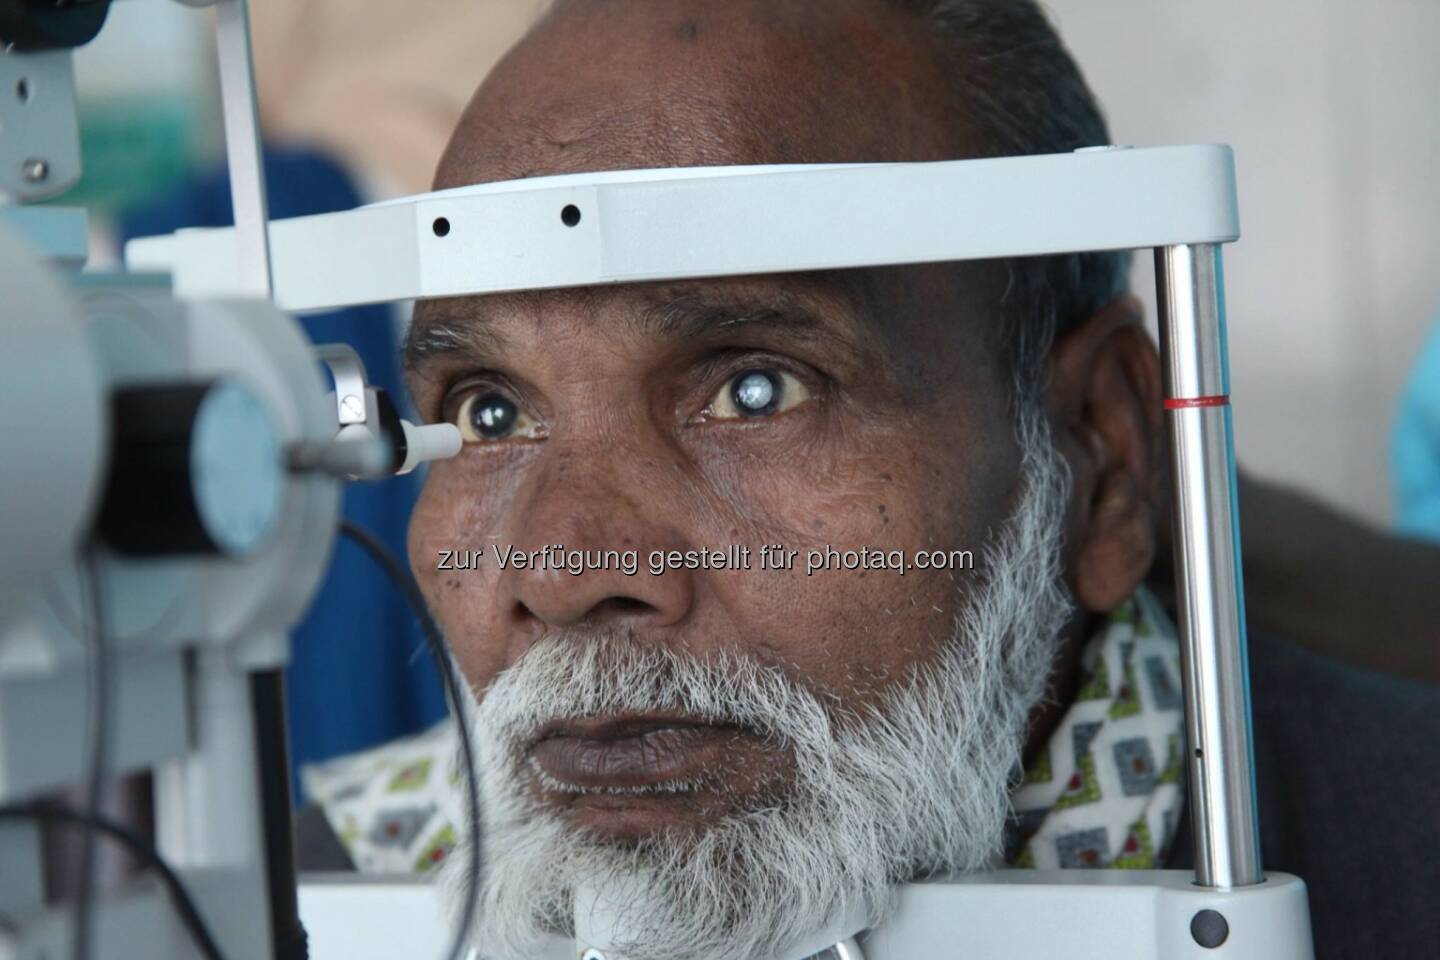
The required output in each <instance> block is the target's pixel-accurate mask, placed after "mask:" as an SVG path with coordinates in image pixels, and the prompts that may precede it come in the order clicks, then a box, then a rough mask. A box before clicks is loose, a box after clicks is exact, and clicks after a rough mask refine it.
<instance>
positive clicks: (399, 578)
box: [340, 520, 480, 960]
mask: <svg viewBox="0 0 1440 960" xmlns="http://www.w3.org/2000/svg"><path fill="white" fill-rule="evenodd" d="M340 532H341V533H342V534H343V535H345V536H347V537H349V538H350V539H351V540H353V541H355V543H356V544H357V545H358V546H359V547H361V549H363V550H364V551H365V552H366V553H368V554H370V556H371V558H372V559H374V561H375V562H376V563H377V564H378V565H379V566H380V568H381V569H382V570H384V571H385V574H386V576H388V577H389V578H390V579H391V580H392V581H394V583H395V586H397V587H399V588H400V592H401V593H403V594H404V595H405V600H406V601H407V602H408V603H409V604H410V609H411V610H412V611H414V613H415V617H416V619H418V620H419V621H420V629H421V630H422V631H423V632H424V634H425V642H426V644H427V645H428V646H429V647H430V655H431V656H432V657H433V658H434V660H435V668H436V669H437V670H439V671H440V679H441V681H442V683H443V684H444V686H445V699H446V701H447V702H448V703H449V705H450V713H451V715H452V716H453V717H454V719H455V726H456V728H457V732H458V733H459V736H460V753H461V757H462V759H463V760H464V763H465V792H466V798H465V799H466V807H467V809H466V813H467V819H468V820H469V822H470V861H469V863H468V865H467V867H466V879H467V881H468V882H467V883H466V893H465V908H464V910H462V911H461V914H460V924H459V926H458V928H457V929H456V931H455V941H454V943H453V944H452V945H451V947H450V954H449V958H450V960H460V958H461V956H463V954H464V951H465V943H466V941H467V940H468V939H469V937H470V931H471V929H472V928H473V926H474V923H475V912H476V910H477V908H478V907H479V903H480V788H479V784H478V782H477V778H476V774H475V753H474V749H473V747H472V746H471V743H470V725H469V724H468V723H467V722H466V718H465V705H464V701H463V700H462V699H461V698H460V682H461V681H460V678H459V676H458V674H457V671H456V669H455V663H454V661H452V660H451V659H450V654H449V651H448V648H447V647H446V646H445V638H444V636H443V635H441V633H440V627H439V625H438V624H436V622H435V618H434V617H433V616H431V614H430V609H429V607H427V606H426V605H425V597H424V595H423V594H421V593H420V586H419V585H418V584H417V583H416V582H415V578H414V577H412V576H411V575H410V571H409V570H408V569H406V568H405V566H404V565H402V564H401V563H400V561H399V560H397V559H395V557H394V556H393V555H392V554H391V553H390V551H389V550H388V549H386V547H385V545H384V544H383V543H381V542H380V541H379V540H378V539H376V538H375V536H374V535H373V534H371V533H370V531H368V530H366V529H365V528H364V527H361V526H359V525H358V524H356V523H354V522H352V521H350V520H341V521H340Z"/></svg>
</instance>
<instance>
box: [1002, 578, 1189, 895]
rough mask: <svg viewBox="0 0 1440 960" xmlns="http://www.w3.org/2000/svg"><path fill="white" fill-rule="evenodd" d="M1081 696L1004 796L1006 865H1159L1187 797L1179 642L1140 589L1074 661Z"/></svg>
mask: <svg viewBox="0 0 1440 960" xmlns="http://www.w3.org/2000/svg"><path fill="white" fill-rule="evenodd" d="M1081 673H1082V676H1081V686H1080V692H1079V695H1078V696H1077V697H1076V700H1075V702H1074V703H1073V704H1071V706H1070V709H1069V710H1068V711H1067V712H1066V713H1065V717H1064V719H1062V720H1061V722H1060V725H1059V727H1057V728H1056V730H1055V732H1054V733H1053V734H1052V735H1051V736H1050V742H1049V744H1048V745H1047V746H1046V748H1045V749H1044V750H1043V751H1041V753H1040V755H1039V756H1037V757H1036V758H1035V759H1034V761H1033V762H1032V763H1031V764H1030V766H1029V768H1028V769H1027V770H1026V772H1025V780H1024V782H1023V783H1022V784H1021V786H1020V788H1019V789H1018V790H1016V791H1015V793H1014V794H1013V795H1012V797H1011V806H1012V809H1013V811H1014V817H1013V819H1012V822H1011V827H1012V830H1011V837H1010V841H1011V842H1010V850H1009V856H1008V858H1007V859H1008V860H1009V862H1010V864H1011V865H1012V866H1016V867H1033V868H1038V869H1055V868H1057V867H1058V868H1069V867H1117V868H1129V869H1151V868H1157V867H1159V866H1161V865H1162V864H1163V863H1164V860H1165V853H1166V851H1167V850H1168V849H1169V847H1170V842H1171V841H1172V840H1173V839H1174V835H1175V825H1176V821H1177V820H1179V818H1180V811H1181V809H1182V808H1183V805H1184V802H1185V790H1184V778H1183V772H1184V762H1183V752H1184V745H1185V711H1184V705H1183V702H1182V696H1181V687H1180V644H1179V641H1178V640H1177V639H1176V637H1175V630H1174V628H1173V627H1172V626H1171V624H1170V620H1169V618H1168V617H1167V616H1166V615H1165V611H1164V610H1162V609H1161V608H1160V605H1159V603H1157V602H1156V600H1155V598H1154V597H1152V596H1151V595H1150V594H1149V593H1147V592H1145V591H1143V590H1142V591H1140V592H1139V593H1137V594H1136V595H1135V596H1134V597H1133V598H1131V599H1130V600H1129V601H1127V602H1126V603H1125V604H1124V605H1123V606H1121V607H1119V608H1118V609H1116V610H1115V611H1113V612H1112V613H1111V614H1110V616H1109V620H1108V623H1107V624H1106V625H1105V628H1104V629H1103V630H1101V631H1100V633H1098V634H1097V635H1096V636H1095V637H1093V638H1092V639H1091V641H1090V643H1089V645H1088V646H1087V647H1086V648H1085V651H1084V653H1083V654H1082V659H1081Z"/></svg>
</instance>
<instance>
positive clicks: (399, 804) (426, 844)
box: [300, 719, 465, 874]
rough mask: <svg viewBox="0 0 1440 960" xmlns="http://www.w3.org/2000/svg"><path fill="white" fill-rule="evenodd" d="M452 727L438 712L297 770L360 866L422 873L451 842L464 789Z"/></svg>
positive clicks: (373, 870)
mask: <svg viewBox="0 0 1440 960" xmlns="http://www.w3.org/2000/svg"><path fill="white" fill-rule="evenodd" d="M458 752H459V741H458V739H457V738H456V736H455V727H454V725H453V724H451V723H450V721H449V720H448V719H447V720H442V721H441V722H439V723H437V724H436V725H435V726H433V727H431V728H430V729H429V730H426V731H425V732H424V733H420V734H418V735H416V736H413V737H406V738H405V739H403V740H393V741H391V742H390V743H386V744H382V745H380V746H378V747H376V748H374V749H372V750H366V751H365V752H363V753H355V754H350V755H348V756H344V757H340V758H338V759H335V760H329V761H326V762H325V763H317V764H313V765H307V766H305V767H304V768H303V769H302V770H301V771H300V782H301V784H302V785H303V786H304V788H305V796H306V798H307V799H308V800H309V801H310V802H311V803H315V804H318V805H319V806H320V808H321V809H322V810H323V811H324V812H325V819H326V820H327V821H328V822H329V823H330V829H332V830H334V831H335V835H336V836H337V837H339V838H340V843H341V844H342V845H343V846H344V847H345V850H346V852H348V853H349V854H350V859H351V860H352V861H354V863H355V869H357V870H359V871H360V872H361V873H388V874H395V873H428V872H429V871H431V870H434V869H435V868H436V867H438V866H439V865H440V864H441V863H443V862H444V860H445V858H446V857H447V856H449V855H450V851H451V850H453V849H454V847H455V827H454V824H457V823H460V822H462V821H461V812H462V806H463V804H464V796H465V792H464V790H463V789H461V787H460V786H459V783H460V776H459V772H458V770H457V769H456V768H455V764H454V760H455V757H456V756H457V755H458Z"/></svg>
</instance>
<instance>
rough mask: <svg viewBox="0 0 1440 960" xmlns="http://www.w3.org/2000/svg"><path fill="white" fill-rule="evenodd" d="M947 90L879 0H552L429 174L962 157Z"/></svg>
mask: <svg viewBox="0 0 1440 960" xmlns="http://www.w3.org/2000/svg"><path fill="white" fill-rule="evenodd" d="M953 89H954V87H953V84H952V83H951V82H950V79H949V77H948V76H947V74H946V71H945V69H944V68H943V67H942V59H941V58H940V57H939V56H937V55H936V47H935V44H934V42H933V40H932V38H931V34H930V33H929V31H928V29H927V27H926V25H925V24H924V23H923V22H922V21H921V20H920V19H919V18H918V17H916V16H914V15H912V14H908V13H903V12H900V11H899V10H898V8H897V7H896V6H895V5H894V4H892V3H891V2H888V0H821V2H817V0H725V2H723V3H716V2H713V0H704V2H697V0H625V2H623V3H620V2H615V0H562V2H560V3H557V4H556V5H555V6H554V7H553V8H552V10H551V11H550V13H549V14H548V15H547V16H546V17H545V18H544V19H543V20H542V21H541V22H540V23H539V24H538V25H537V26H536V27H535V28H534V29H533V30H532V31H531V33H530V34H529V35H528V36H527V37H526V38H525V39H524V40H522V41H521V43H520V44H519V45H518V46H517V47H516V48H515V49H514V50H512V51H511V53H510V54H509V55H508V56H507V57H506V58H505V59H504V60H502V61H501V63H500V64H499V65H497V67H496V68H495V69H494V70H493V71H492V72H491V74H490V76H489V77H488V78H487V79H486V81H485V83H484V84H483V85H482V86H481V87H480V89H479V90H478V91H477V93H476V95H475V97H474V98H473V99H472V101H471V103H470V105H469V107H468V108H467V109H466V112H465V114H464V117H463V118H462V120H461V122H460V124H459V126H458V128H457V129H456V131H455V135H454V137H453V138H452V140H451V142H450V145H449V147H448V148H447V150H446V153H445V156H444V158H443V160H442V162H441V165H440V168H439V171H438V173H437V177H436V185H437V187H449V186H460V185H465V184H472V183H483V182H489V181H494V180H506V179H516V178H521V177H534V176H540V175H545V174H552V173H574V172H584V171H592V170H614V169H634V168H644V167H664V166H702V165H712V164H713V165H723V164H752V163H826V162H879V161H905V160H910V161H916V160H939V159H957V158H959V157H962V156H966V155H967V149H966V141H967V140H968V139H969V138H968V137H967V136H966V133H965V129H964V123H963V121H962V119H961V117H960V116H959V111H957V110H956V109H955V102H954V97H953V95H952V90H953Z"/></svg>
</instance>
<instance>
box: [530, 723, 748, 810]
mask: <svg viewBox="0 0 1440 960" xmlns="http://www.w3.org/2000/svg"><path fill="white" fill-rule="evenodd" d="M739 736H741V733H740V731H739V730H738V728H736V727H733V726H723V725H717V724H709V723H704V722H698V721H695V720H693V719H686V718H674V717H657V716H636V715H629V716H620V717H607V718H594V719H587V720H573V721H562V722H557V723H552V724H547V725H546V726H545V727H544V728H543V729H542V730H541V731H540V734H539V736H538V737H537V739H536V741H535V742H534V744H532V746H531V747H530V751H529V754H530V760H531V762H532V763H533V764H534V766H535V767H536V768H538V771H539V772H540V773H541V774H543V776H542V780H548V781H550V782H549V783H546V784H545V785H546V786H547V787H548V788H550V789H560V790H562V791H563V790H573V791H588V790H617V791H624V790H635V789H640V788H644V787H650V788H656V787H669V788H671V789H674V790H675V791H676V792H681V791H682V790H683V789H685V788H687V787H688V786H689V785H692V784H693V783H694V781H696V780H698V779H699V778H700V777H701V776H702V775H703V774H704V773H705V771H706V770H707V769H709V768H711V767H712V766H713V765H714V764H715V763H716V762H718V761H719V760H720V759H721V758H722V755H723V754H724V753H725V751H726V748H727V746H728V745H729V744H731V743H733V742H734V741H735V740H736V738H737V737H739Z"/></svg>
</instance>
